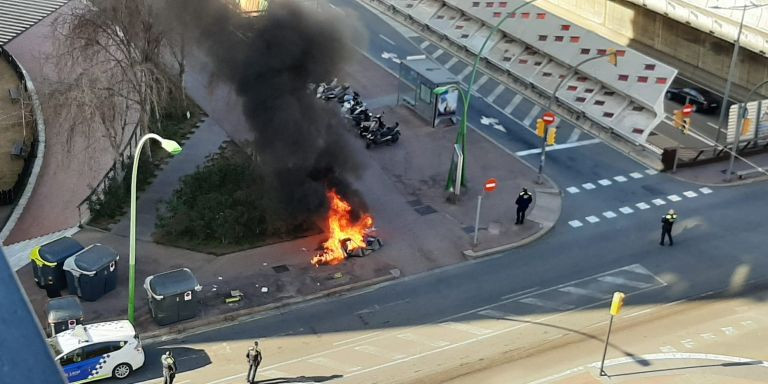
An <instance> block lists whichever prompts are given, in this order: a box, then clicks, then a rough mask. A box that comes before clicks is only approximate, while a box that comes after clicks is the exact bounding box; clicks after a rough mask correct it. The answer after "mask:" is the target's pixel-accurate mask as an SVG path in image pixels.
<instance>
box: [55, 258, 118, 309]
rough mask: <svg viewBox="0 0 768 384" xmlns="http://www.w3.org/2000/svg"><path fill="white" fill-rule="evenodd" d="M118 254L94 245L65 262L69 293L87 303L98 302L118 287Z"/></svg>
mask: <svg viewBox="0 0 768 384" xmlns="http://www.w3.org/2000/svg"><path fill="white" fill-rule="evenodd" d="M119 258H120V256H118V254H117V252H115V251H114V250H113V249H112V248H110V247H107V246H106V245H101V244H93V245H90V246H88V248H86V249H83V250H82V251H80V252H78V253H76V254H74V255H73V256H72V257H70V258H68V259H67V260H66V261H64V272H65V273H66V275H67V286H69V293H74V294H76V295H77V296H79V297H80V298H81V299H83V300H85V301H96V300H98V299H99V298H100V297H101V296H104V294H105V293H107V292H109V291H111V290H113V289H115V287H117V259H119Z"/></svg>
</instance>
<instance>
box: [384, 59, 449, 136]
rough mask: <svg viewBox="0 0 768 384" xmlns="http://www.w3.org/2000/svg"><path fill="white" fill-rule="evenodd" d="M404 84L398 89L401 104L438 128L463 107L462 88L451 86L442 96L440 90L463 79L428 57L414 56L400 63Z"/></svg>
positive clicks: (401, 81) (400, 76)
mask: <svg viewBox="0 0 768 384" xmlns="http://www.w3.org/2000/svg"><path fill="white" fill-rule="evenodd" d="M399 78H400V81H399V82H398V87H397V92H398V94H397V103H398V104H405V105H407V106H408V107H410V108H411V109H413V110H414V111H416V113H417V114H418V115H419V116H421V117H423V118H424V119H427V120H429V121H430V123H431V124H432V127H436V126H437V124H438V123H439V122H440V121H442V120H444V119H448V120H451V123H453V122H454V121H453V119H454V118H455V116H456V111H457V109H458V108H459V89H458V88H456V87H449V88H448V90H447V91H445V92H442V93H440V94H436V93H435V92H433V91H434V90H435V89H436V88H438V87H446V86H451V85H456V86H457V87H458V86H460V85H459V80H458V79H457V78H456V76H454V75H453V74H452V73H450V72H448V70H446V69H445V68H443V67H442V66H441V65H440V64H438V63H436V62H434V61H432V60H430V59H428V58H426V56H423V55H422V56H411V57H408V58H407V59H405V60H402V61H401V62H400V73H399Z"/></svg>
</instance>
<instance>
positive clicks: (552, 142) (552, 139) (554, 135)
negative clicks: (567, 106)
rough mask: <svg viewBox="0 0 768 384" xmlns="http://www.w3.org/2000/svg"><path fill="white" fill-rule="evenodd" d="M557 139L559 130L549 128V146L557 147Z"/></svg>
mask: <svg viewBox="0 0 768 384" xmlns="http://www.w3.org/2000/svg"><path fill="white" fill-rule="evenodd" d="M556 138H557V128H555V127H549V132H547V145H555V139H556Z"/></svg>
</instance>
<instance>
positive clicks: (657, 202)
mask: <svg viewBox="0 0 768 384" xmlns="http://www.w3.org/2000/svg"><path fill="white" fill-rule="evenodd" d="M582 187H584V185H582ZM570 188H571V189H568V188H567V189H566V190H567V191H568V192H570V193H577V192H578V191H577V188H575V187H570ZM584 188H585V189H587V190H588V189H594V188H595V186H594V185H593V184H592V186H591V187H590V188H586V187H584ZM697 191H698V193H696V192H694V191H692V190H689V191H685V192H682V193H681V194H680V195H683V196H684V197H686V198H689V199H692V198H696V197H698V196H701V195H708V194H710V193H712V192H714V191H713V190H712V189H711V188H709V187H701V188H699V189H698V190H697ZM682 200H683V197H680V196H679V195H678V194H672V195H668V196H666V197H663V198H662V197H658V198H655V199H653V200H651V203H652V204H653V205H654V206H657V207H658V206H662V205H666V204H672V203H677V202H679V201H682ZM634 207H636V208H637V209H638V210H640V211H643V210H646V209H649V208H651V207H652V206H651V205H650V204H648V203H646V202H644V201H641V202H639V203H635V204H634ZM618 211H619V212H621V213H623V214H625V215H629V214H631V213H634V212H635V210H634V209H632V208H631V207H629V206H623V207H620V208H618ZM601 215H602V216H603V217H604V218H606V219H613V218H615V217H618V216H619V215H617V214H616V213H614V212H613V211H604V212H602V213H601ZM583 220H584V221H582V219H573V220H570V221H568V225H570V226H571V227H572V228H581V227H583V226H584V224H585V222H586V223H589V224H595V223H598V222H599V221H600V218H599V217H597V216H596V215H590V216H586V217H584V219H583Z"/></svg>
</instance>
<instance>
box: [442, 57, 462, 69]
mask: <svg viewBox="0 0 768 384" xmlns="http://www.w3.org/2000/svg"><path fill="white" fill-rule="evenodd" d="M458 62H459V59H457V58H455V57H454V58H452V59H450V60H448V62H447V63H445V68H446V69H448V68H450V67H453V65H454V64H456V63H458Z"/></svg>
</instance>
